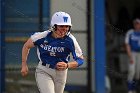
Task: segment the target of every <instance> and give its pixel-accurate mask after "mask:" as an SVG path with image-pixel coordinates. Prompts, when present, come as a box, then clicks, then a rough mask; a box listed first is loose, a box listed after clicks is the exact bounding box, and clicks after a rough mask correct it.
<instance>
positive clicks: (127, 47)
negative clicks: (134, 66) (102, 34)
mask: <svg viewBox="0 0 140 93" xmlns="http://www.w3.org/2000/svg"><path fill="white" fill-rule="evenodd" d="M131 33H132V31H128V32H127V34H126V36H125V48H126V52H127V55H128V57H129V59H130V62H131V63H133V60H132V54H131V46H130V44H129V42H130V41H129V40H130V39H129V38H130V34H131Z"/></svg>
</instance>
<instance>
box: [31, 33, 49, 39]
mask: <svg viewBox="0 0 140 93" xmlns="http://www.w3.org/2000/svg"><path fill="white" fill-rule="evenodd" d="M49 32H50V31H44V32H36V33H34V34H33V35H31V40H32V41H33V42H36V41H37V40H39V39H41V38H44V37H46V36H47V34H48V33H49Z"/></svg>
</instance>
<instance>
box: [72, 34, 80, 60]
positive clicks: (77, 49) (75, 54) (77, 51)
mask: <svg viewBox="0 0 140 93" xmlns="http://www.w3.org/2000/svg"><path fill="white" fill-rule="evenodd" d="M70 38H71V39H72V40H73V45H74V50H73V51H72V55H73V57H74V58H76V57H80V56H81V55H83V52H82V50H81V48H80V46H79V44H78V42H77V40H76V38H75V37H74V36H73V35H72V34H70Z"/></svg>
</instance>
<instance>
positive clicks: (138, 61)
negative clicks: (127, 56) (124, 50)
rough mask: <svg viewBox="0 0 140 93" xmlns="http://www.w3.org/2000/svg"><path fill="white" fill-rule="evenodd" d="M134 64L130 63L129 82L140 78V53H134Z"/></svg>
mask: <svg viewBox="0 0 140 93" xmlns="http://www.w3.org/2000/svg"><path fill="white" fill-rule="evenodd" d="M132 59H133V61H134V63H133V64H131V63H130V62H129V69H128V81H132V80H133V79H136V80H139V78H140V53H139V52H132Z"/></svg>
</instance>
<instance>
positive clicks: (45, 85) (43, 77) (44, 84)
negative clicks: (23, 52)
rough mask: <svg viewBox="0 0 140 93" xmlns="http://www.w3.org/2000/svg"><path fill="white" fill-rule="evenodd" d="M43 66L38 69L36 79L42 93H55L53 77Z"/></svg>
mask: <svg viewBox="0 0 140 93" xmlns="http://www.w3.org/2000/svg"><path fill="white" fill-rule="evenodd" d="M43 69H44V68H42V67H41V66H38V67H37V68H36V73H35V78H36V83H37V87H38V89H39V91H40V93H55V91H54V82H53V79H52V77H51V76H50V75H49V74H47V73H46V72H45V71H44V70H46V69H44V70H43Z"/></svg>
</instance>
